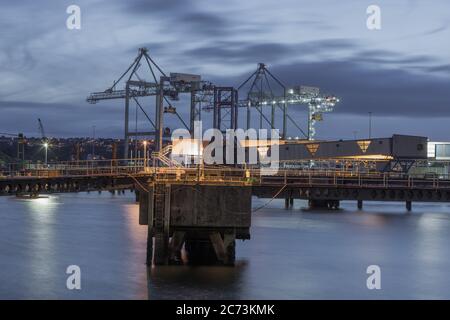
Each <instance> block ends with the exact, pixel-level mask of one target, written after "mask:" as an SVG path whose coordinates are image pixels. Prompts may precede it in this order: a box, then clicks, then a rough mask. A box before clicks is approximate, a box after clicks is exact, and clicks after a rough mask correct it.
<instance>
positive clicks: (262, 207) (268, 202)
mask: <svg viewBox="0 0 450 320" xmlns="http://www.w3.org/2000/svg"><path fill="white" fill-rule="evenodd" d="M286 187H287V184H285V185H284V186H283V187H281V189H280V190H279V191H278V192H277V193H276V194H275V195H274V196H273V197H272V199H270V200H269V201H267V202H266V203H265V204H263V205H262V206H261V207H258V208H256V209H255V210H253V211H252V213H255V212H257V211H259V210H261V209H264V208H265V207H267V206H268V205H269V204H270V203H271V202H272V201H273V200H274V199H275V198H276V197H278V195H279V194H280V193H281V192H282V191H283V190H284V189H285V188H286Z"/></svg>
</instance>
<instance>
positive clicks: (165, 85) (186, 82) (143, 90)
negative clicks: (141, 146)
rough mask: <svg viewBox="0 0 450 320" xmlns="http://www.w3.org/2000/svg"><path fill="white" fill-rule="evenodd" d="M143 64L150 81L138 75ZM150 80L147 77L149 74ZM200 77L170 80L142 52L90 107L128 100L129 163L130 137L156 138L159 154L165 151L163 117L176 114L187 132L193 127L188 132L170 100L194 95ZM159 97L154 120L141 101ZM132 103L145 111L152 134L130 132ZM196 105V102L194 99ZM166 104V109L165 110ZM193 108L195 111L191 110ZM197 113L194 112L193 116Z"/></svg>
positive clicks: (178, 76)
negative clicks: (96, 104)
mask: <svg viewBox="0 0 450 320" xmlns="http://www.w3.org/2000/svg"><path fill="white" fill-rule="evenodd" d="M142 63H144V64H146V65H147V67H148V68H147V69H148V70H147V73H148V72H149V74H150V78H151V81H150V82H148V81H145V80H143V79H142V78H141V77H140V75H139V74H138V71H141V66H142ZM147 76H148V74H147ZM123 80H124V81H125V84H124V86H125V89H121V88H119V89H118V88H117V87H118V86H119V83H120V82H122V81H123ZM201 83H202V82H201V80H200V76H196V75H188V74H180V73H170V75H169V76H167V75H166V73H165V72H164V71H163V70H162V69H161V68H160V67H159V66H158V65H157V64H156V62H155V61H154V60H153V59H152V58H151V57H150V55H149V53H148V49H147V48H140V49H139V52H138V55H137V57H136V58H135V59H134V61H133V63H132V64H131V65H130V66H129V67H128V69H127V70H126V71H125V72H124V73H123V74H122V75H121V76H120V77H119V78H118V80H116V81H114V83H113V85H112V86H111V87H110V88H108V89H106V90H105V91H102V92H94V93H92V94H91V95H90V96H89V97H88V98H87V101H88V102H89V103H97V102H99V101H101V100H111V99H125V148H124V158H125V159H128V156H129V155H128V148H129V139H130V137H132V136H134V137H136V138H137V137H138V136H140V137H145V136H150V137H154V138H155V149H156V150H157V151H159V150H160V149H162V139H163V134H164V128H163V114H174V115H176V116H177V117H178V119H179V120H180V122H181V123H182V124H183V126H184V127H185V128H187V129H191V130H192V127H193V121H191V127H190V128H189V127H188V125H187V124H186V122H185V121H184V120H183V118H182V117H181V116H180V115H179V114H178V112H177V111H176V108H175V107H173V106H172V104H171V103H170V101H169V99H170V100H172V101H177V100H179V93H186V92H188V93H191V94H192V95H194V93H195V91H196V90H198V88H199V87H200V84H201ZM148 96H156V106H155V116H154V117H151V116H150V115H149V114H148V113H147V112H146V111H145V109H144V107H143V106H142V104H141V103H140V102H139V100H138V98H141V97H148ZM130 100H133V101H134V102H135V103H136V107H139V109H140V110H141V111H142V113H143V114H144V115H145V117H146V119H147V120H148V121H149V123H150V125H151V128H152V129H151V130H150V131H143V132H137V131H134V132H132V131H130V129H129V112H130ZM191 100H192V103H193V104H194V105H195V104H196V103H197V101H196V100H195V99H191ZM164 101H165V102H166V104H167V106H164ZM191 108H193V107H191ZM193 113H194V112H193V111H191V114H193Z"/></svg>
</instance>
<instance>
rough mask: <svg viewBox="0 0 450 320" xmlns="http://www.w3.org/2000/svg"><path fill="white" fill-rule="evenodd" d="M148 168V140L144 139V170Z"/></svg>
mask: <svg viewBox="0 0 450 320" xmlns="http://www.w3.org/2000/svg"><path fill="white" fill-rule="evenodd" d="M146 168H147V141H146V140H144V171H145V169H146Z"/></svg>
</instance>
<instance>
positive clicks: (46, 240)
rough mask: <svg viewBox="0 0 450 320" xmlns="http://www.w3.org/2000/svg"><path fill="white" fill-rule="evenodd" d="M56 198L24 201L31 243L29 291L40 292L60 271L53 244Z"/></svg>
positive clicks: (54, 244)
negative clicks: (27, 213) (57, 266)
mask: <svg viewBox="0 0 450 320" xmlns="http://www.w3.org/2000/svg"><path fill="white" fill-rule="evenodd" d="M57 199H58V198H57V197H54V196H49V197H40V198H36V199H28V200H26V201H25V203H26V207H27V208H28V212H29V215H28V217H27V219H26V223H27V224H28V227H29V230H30V237H31V241H29V243H30V248H29V254H30V262H31V263H30V266H29V267H30V271H29V272H30V273H31V274H34V275H35V276H33V277H31V279H32V281H31V282H30V283H28V285H29V290H30V291H32V292H33V291H36V290H41V288H42V287H45V286H48V285H49V283H48V281H49V279H52V278H53V277H54V276H55V274H57V272H60V270H57V269H56V256H57V254H58V253H57V252H56V247H57V244H56V243H55V239H56V238H55V232H56V230H55V219H56V216H57V213H58V212H57V209H58V206H59V203H58V201H57Z"/></svg>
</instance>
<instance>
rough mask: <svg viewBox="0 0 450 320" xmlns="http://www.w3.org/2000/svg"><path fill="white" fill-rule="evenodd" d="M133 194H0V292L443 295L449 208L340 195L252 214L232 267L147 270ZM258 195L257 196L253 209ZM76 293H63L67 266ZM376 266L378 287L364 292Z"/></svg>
mask: <svg viewBox="0 0 450 320" xmlns="http://www.w3.org/2000/svg"><path fill="white" fill-rule="evenodd" d="M133 197H134V195H133V194H129V193H128V194H126V195H121V196H114V195H111V194H109V193H103V194H102V195H99V194H97V193H91V194H87V193H80V194H66V195H56V196H50V197H48V198H42V199H34V200H20V199H16V198H14V197H0V298H1V299H33V298H38V299H47V298H51V299H53V298H55V299H56V298H63V299H161V298H162V299H166V298H167V299H189V298H192V299H208V298H211V299H271V298H276V299H313V298H324V299H348V298H363V299H376V298H383V299H400V298H402V299H403V298H406V299H424V298H437V299H450V250H449V247H450V206H449V205H430V204H413V210H414V211H413V213H411V214H407V213H406V212H405V209H404V205H403V204H389V203H384V204H377V203H365V209H364V211H363V212H361V211H358V210H357V209H356V204H355V203H351V202H349V203H343V204H342V206H343V210H341V211H340V212H338V213H336V212H333V213H326V212H308V211H304V210H302V207H305V205H306V204H305V202H302V201H296V203H295V208H294V210H289V211H286V210H284V209H281V208H282V206H283V203H284V202H283V201H273V202H272V203H270V205H269V206H268V207H267V208H265V209H264V210H262V211H259V212H257V213H255V214H254V215H253V228H252V232H251V233H252V239H251V240H250V241H245V242H241V241H239V242H238V243H237V266H236V267H235V268H228V267H157V268H151V269H149V270H147V268H146V266H145V250H146V227H144V226H139V225H138V206H137V205H136V204H135V203H134V202H133V200H134V198H133ZM265 201H266V200H256V199H255V201H254V202H253V204H254V207H258V206H260V205H262V204H264V203H265ZM72 264H75V265H79V266H80V268H81V286H82V289H81V290H79V291H77V290H74V291H69V290H67V289H66V277H67V275H66V273H65V271H66V268H67V266H69V265H72ZM372 264H376V265H379V266H380V267H381V272H382V280H381V285H382V290H379V291H370V290H368V289H367V288H366V278H367V275H366V268H367V266H369V265H372Z"/></svg>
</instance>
